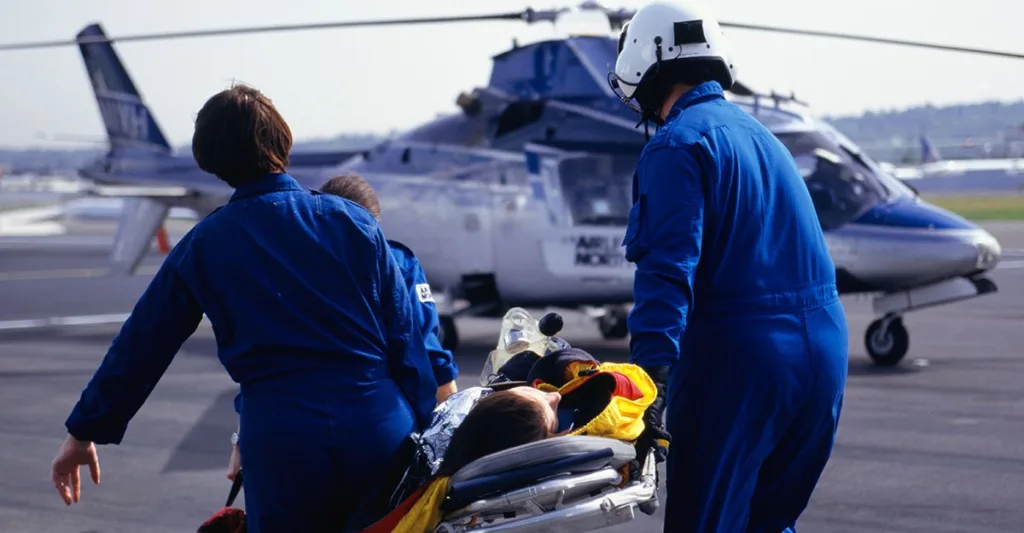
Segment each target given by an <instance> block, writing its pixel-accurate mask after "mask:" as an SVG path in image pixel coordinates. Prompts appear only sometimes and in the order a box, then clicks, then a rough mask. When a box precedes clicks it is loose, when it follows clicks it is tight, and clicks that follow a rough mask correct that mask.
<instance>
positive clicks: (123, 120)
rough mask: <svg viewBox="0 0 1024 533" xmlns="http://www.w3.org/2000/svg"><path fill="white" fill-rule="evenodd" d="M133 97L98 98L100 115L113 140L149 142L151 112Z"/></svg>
mask: <svg viewBox="0 0 1024 533" xmlns="http://www.w3.org/2000/svg"><path fill="white" fill-rule="evenodd" d="M132 100H133V99H132V98H131V97H127V96H126V95H125V96H121V97H116V96H114V97H111V96H98V95H97V97H96V101H97V103H98V104H99V106H100V114H101V115H102V116H103V123H104V125H106V127H107V132H108V133H109V134H110V136H111V137H112V138H118V139H129V140H133V141H140V142H149V140H150V132H149V123H150V118H149V112H148V111H147V110H146V106H145V105H143V104H142V103H141V102H137V101H135V102H133V101H132Z"/></svg>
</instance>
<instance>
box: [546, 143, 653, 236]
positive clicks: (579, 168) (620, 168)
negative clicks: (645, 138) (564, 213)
mask: <svg viewBox="0 0 1024 533" xmlns="http://www.w3.org/2000/svg"><path fill="white" fill-rule="evenodd" d="M635 166H636V157H627V156H587V157H579V158H573V159H567V160H565V161H562V162H561V163H560V164H559V170H558V173H559V178H560V182H561V186H562V196H563V198H564V200H565V202H566V204H568V206H569V210H570V212H571V214H572V220H573V224H574V225H597V226H625V225H626V222H627V221H628V220H629V209H630V208H631V207H632V202H633V200H632V194H633V193H632V191H633V169H634V167H635Z"/></svg>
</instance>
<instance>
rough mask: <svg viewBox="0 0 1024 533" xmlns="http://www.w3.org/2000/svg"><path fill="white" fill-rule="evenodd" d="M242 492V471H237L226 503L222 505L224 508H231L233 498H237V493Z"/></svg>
mask: <svg viewBox="0 0 1024 533" xmlns="http://www.w3.org/2000/svg"><path fill="white" fill-rule="evenodd" d="M240 490H242V471H241V470H239V471H238V474H236V475H235V480H234V481H233V482H231V492H228V502H227V503H225V504H224V507H231V505H232V504H233V503H235V498H237V497H238V491H240Z"/></svg>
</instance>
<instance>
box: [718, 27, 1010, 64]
mask: <svg viewBox="0 0 1024 533" xmlns="http://www.w3.org/2000/svg"><path fill="white" fill-rule="evenodd" d="M719 25H720V26H721V27H723V28H735V29H738V30H751V31H762V32H769V33H783V34H789V35H805V36H809V37H826V38H831V39H846V40H850V41H861V42H869V43H881V44H893V45H898V46H912V47H916V48H927V49H931V50H945V51H948V52H965V53H969V54H980V55H988V56H997V57H1008V58H1012V59H1024V53H1017V52H1006V51H1002V50H989V49H984V48H971V47H966V46H951V45H945V44H937V43H925V42H920V41H906V40H903V39H886V38H882V37H871V36H868V35H855V34H852V33H835V32H827V31H816V30H801V29H798V28H784V27H780V26H762V25H758V24H740V23H736V22H720V23H719Z"/></svg>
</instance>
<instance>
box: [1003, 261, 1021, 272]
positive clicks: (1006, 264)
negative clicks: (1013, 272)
mask: <svg viewBox="0 0 1024 533" xmlns="http://www.w3.org/2000/svg"><path fill="white" fill-rule="evenodd" d="M1012 268H1024V261H1000V262H999V264H998V265H996V270H1009V269H1012Z"/></svg>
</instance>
